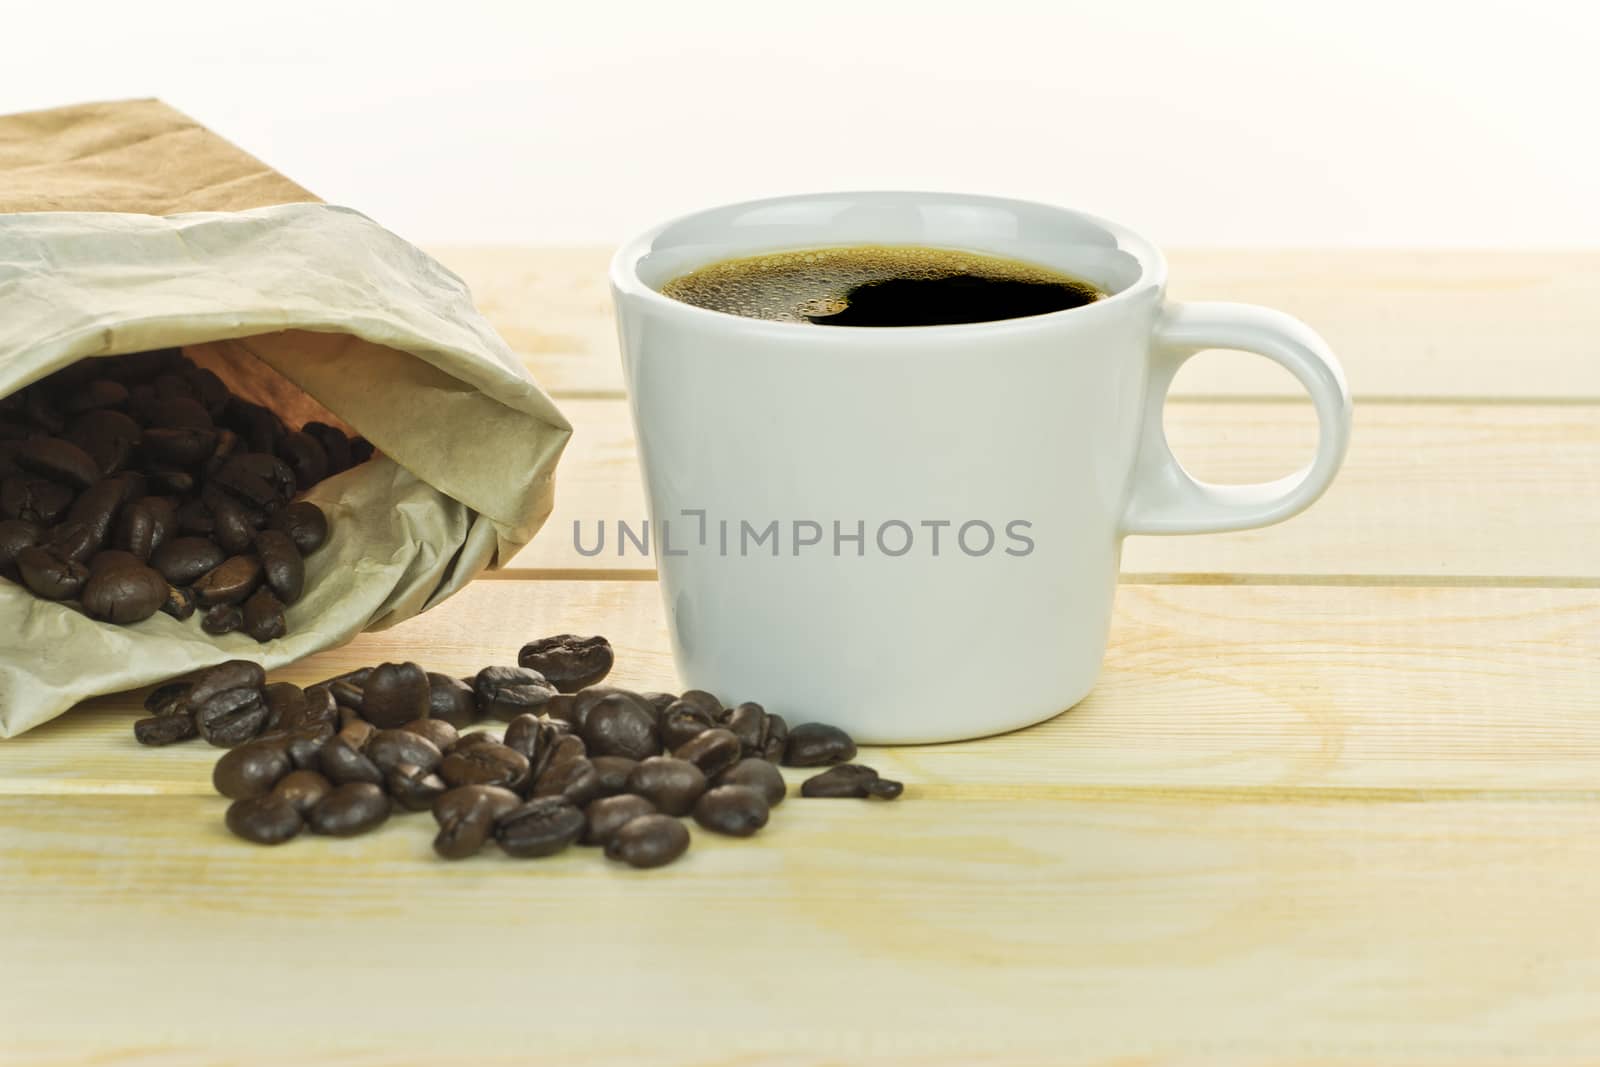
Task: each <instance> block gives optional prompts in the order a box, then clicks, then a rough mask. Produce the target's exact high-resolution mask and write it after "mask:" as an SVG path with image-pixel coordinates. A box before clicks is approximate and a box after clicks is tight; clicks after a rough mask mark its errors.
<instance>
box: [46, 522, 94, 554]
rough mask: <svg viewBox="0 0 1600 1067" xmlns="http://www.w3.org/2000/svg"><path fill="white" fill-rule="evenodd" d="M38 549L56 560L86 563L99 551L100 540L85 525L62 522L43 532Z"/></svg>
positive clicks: (89, 527) (91, 528)
mask: <svg viewBox="0 0 1600 1067" xmlns="http://www.w3.org/2000/svg"><path fill="white" fill-rule="evenodd" d="M39 547H40V548H42V549H44V550H45V551H46V552H48V553H50V554H51V555H52V556H55V557H56V558H57V559H65V560H71V561H72V562H74V563H87V562H88V561H89V557H90V556H93V555H94V554H95V553H96V552H98V551H100V539H99V537H97V536H96V535H95V531H94V528H93V527H91V526H90V525H88V524H87V523H82V522H63V523H61V524H59V525H57V526H54V527H52V528H51V529H49V530H48V531H46V532H45V535H44V538H43V539H42V540H40V542H39Z"/></svg>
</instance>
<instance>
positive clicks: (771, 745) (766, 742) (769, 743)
mask: <svg viewBox="0 0 1600 1067" xmlns="http://www.w3.org/2000/svg"><path fill="white" fill-rule="evenodd" d="M788 747H789V724H788V722H787V721H785V719H784V717H783V716H782V715H774V714H772V713H771V712H768V713H767V723H766V729H765V731H764V732H763V735H762V739H761V751H760V752H759V753H757V755H759V756H760V757H761V758H762V759H764V760H766V761H767V762H768V763H782V762H783V750H784V749H786V748H788Z"/></svg>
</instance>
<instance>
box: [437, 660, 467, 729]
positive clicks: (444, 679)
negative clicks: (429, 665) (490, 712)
mask: <svg viewBox="0 0 1600 1067" xmlns="http://www.w3.org/2000/svg"><path fill="white" fill-rule="evenodd" d="M428 718H430V719H435V720H440V721H443V722H447V723H449V724H450V725H451V726H454V727H455V728H456V729H457V730H465V729H466V728H467V727H469V726H471V725H472V724H473V723H474V722H476V721H477V719H478V702H477V699H476V698H475V697H474V696H473V695H472V687H471V686H470V685H468V684H467V683H466V682H463V681H462V680H461V679H459V678H452V677H450V676H449V675H448V674H433V673H430V674H429V675H428Z"/></svg>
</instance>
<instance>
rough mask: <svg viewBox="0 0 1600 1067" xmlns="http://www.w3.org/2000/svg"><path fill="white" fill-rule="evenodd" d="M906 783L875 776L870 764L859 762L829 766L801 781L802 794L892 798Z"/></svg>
mask: <svg viewBox="0 0 1600 1067" xmlns="http://www.w3.org/2000/svg"><path fill="white" fill-rule="evenodd" d="M904 789H905V786H904V785H902V784H901V783H899V782H894V781H890V780H889V779H887V778H880V777H878V772H877V771H875V770H873V769H872V768H871V767H863V766H861V765H860V764H858V763H841V764H839V765H838V766H837V767H830V768H829V769H828V770H826V771H823V772H822V773H821V774H819V775H817V776H816V777H815V778H808V779H807V780H806V781H805V782H803V783H801V786H800V795H801V796H803V797H882V798H883V799H884V800H893V799H894V798H895V797H897V796H899V795H900V794H901V792H902V791H904Z"/></svg>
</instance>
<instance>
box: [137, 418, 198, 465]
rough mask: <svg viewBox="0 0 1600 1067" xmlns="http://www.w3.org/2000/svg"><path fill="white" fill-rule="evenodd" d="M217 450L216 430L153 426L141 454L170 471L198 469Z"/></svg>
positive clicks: (140, 444) (145, 437)
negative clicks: (174, 469) (173, 469)
mask: <svg viewBox="0 0 1600 1067" xmlns="http://www.w3.org/2000/svg"><path fill="white" fill-rule="evenodd" d="M216 447H217V433H216V431H215V430H209V429H197V428H195V427H150V428H148V429H146V430H145V432H144V436H143V437H142V438H141V439H140V440H139V452H140V454H141V455H142V456H143V457H144V458H145V459H146V460H148V461H149V462H150V463H151V464H154V465H157V466H163V467H170V468H189V467H197V466H199V465H200V464H201V463H204V462H205V461H206V458H207V457H208V456H210V455H211V452H212V450H213V449H215V448H216Z"/></svg>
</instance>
